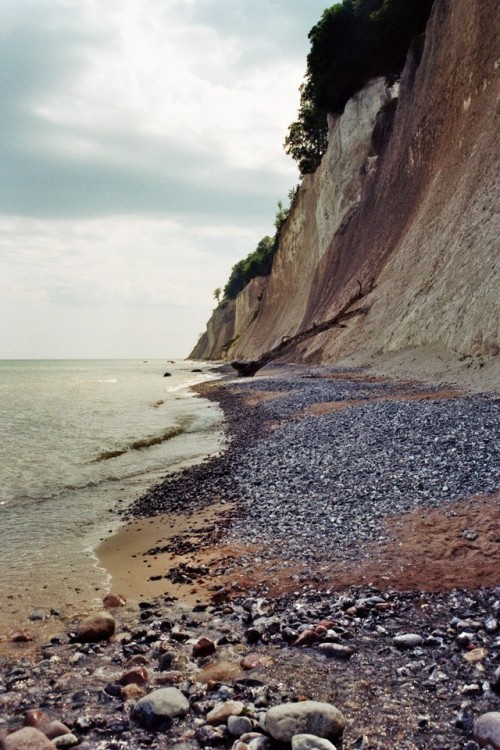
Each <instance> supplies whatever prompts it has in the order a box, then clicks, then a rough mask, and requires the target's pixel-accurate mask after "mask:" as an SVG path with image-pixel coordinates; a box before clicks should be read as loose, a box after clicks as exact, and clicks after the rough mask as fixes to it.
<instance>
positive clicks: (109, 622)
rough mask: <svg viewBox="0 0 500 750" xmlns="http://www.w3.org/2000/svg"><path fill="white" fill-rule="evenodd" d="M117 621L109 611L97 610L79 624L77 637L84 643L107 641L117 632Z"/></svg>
mask: <svg viewBox="0 0 500 750" xmlns="http://www.w3.org/2000/svg"><path fill="white" fill-rule="evenodd" d="M115 628H116V621H115V618H114V617H113V616H112V615H110V614H109V612H95V613H94V614H92V615H89V616H88V617H86V618H85V619H84V620H82V621H81V623H80V624H79V625H78V630H77V634H76V639H77V640H78V641H83V642H84V643H95V642H97V641H106V640H108V639H109V638H111V636H112V635H113V633H114V632H115Z"/></svg>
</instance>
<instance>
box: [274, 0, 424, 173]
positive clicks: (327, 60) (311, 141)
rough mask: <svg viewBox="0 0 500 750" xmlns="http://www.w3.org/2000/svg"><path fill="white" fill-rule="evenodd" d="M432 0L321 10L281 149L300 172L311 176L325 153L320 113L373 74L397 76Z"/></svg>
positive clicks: (365, 2)
mask: <svg viewBox="0 0 500 750" xmlns="http://www.w3.org/2000/svg"><path fill="white" fill-rule="evenodd" d="M432 3H433V0H343V2H341V3H338V4H336V5H333V6H332V7H331V8H328V9H327V10H325V11H324V13H323V15H322V17H321V19H320V21H319V22H318V23H317V24H316V26H314V27H313V28H312V29H311V31H310V32H309V39H310V42H311V50H310V52H309V55H308V56H307V70H306V75H305V82H304V83H303V85H302V86H301V88H300V107H299V112H298V118H297V120H296V121H295V122H293V123H292V124H291V125H290V128H289V131H288V135H287V137H286V139H285V150H286V152H287V153H288V154H290V155H291V156H292V157H293V158H294V159H295V160H296V161H297V163H298V166H299V169H300V172H301V174H308V173H309V172H314V171H315V169H316V168H317V166H318V165H319V163H320V161H321V157H322V155H323V153H324V152H325V150H326V145H327V144H326V135H327V122H326V114H327V112H331V113H334V114H341V113H342V112H343V110H344V107H345V105H346V103H347V101H348V100H349V99H350V98H351V97H352V96H353V95H354V94H355V93H356V92H357V91H359V90H360V89H361V88H362V87H363V86H364V85H365V83H366V82H367V81H368V80H369V79H370V78H374V77H376V76H383V75H386V76H387V75H391V74H396V73H399V72H401V70H402V68H403V66H404V62H405V58H406V54H407V51H408V48H409V46H410V42H411V40H412V38H413V37H414V36H415V35H418V34H421V33H422V32H423V31H424V29H425V24H426V22H427V19H428V17H429V13H430V10H431V7H432Z"/></svg>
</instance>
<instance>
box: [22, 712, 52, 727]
mask: <svg viewBox="0 0 500 750" xmlns="http://www.w3.org/2000/svg"><path fill="white" fill-rule="evenodd" d="M47 724H50V719H49V717H48V716H47V714H46V713H45V711H42V710H41V709H40V708H30V709H29V710H28V711H26V713H25V714H24V726H25V727H35V729H40V727H45V726H47Z"/></svg>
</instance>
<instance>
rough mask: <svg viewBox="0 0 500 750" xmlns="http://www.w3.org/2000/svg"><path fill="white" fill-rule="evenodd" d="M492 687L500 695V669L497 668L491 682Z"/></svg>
mask: <svg viewBox="0 0 500 750" xmlns="http://www.w3.org/2000/svg"><path fill="white" fill-rule="evenodd" d="M490 686H491V689H492V690H494V691H495V693H500V667H497V668H496V670H495V672H494V674H493V677H492V678H491V680H490Z"/></svg>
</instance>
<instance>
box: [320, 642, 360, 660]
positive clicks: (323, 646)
mask: <svg viewBox="0 0 500 750" xmlns="http://www.w3.org/2000/svg"><path fill="white" fill-rule="evenodd" d="M318 651H319V652H320V653H322V654H323V656H327V657H328V658H329V659H332V658H334V659H350V658H351V656H352V655H353V654H355V653H356V649H355V648H354V646H344V645H342V644H340V643H320V645H319V646H318Z"/></svg>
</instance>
